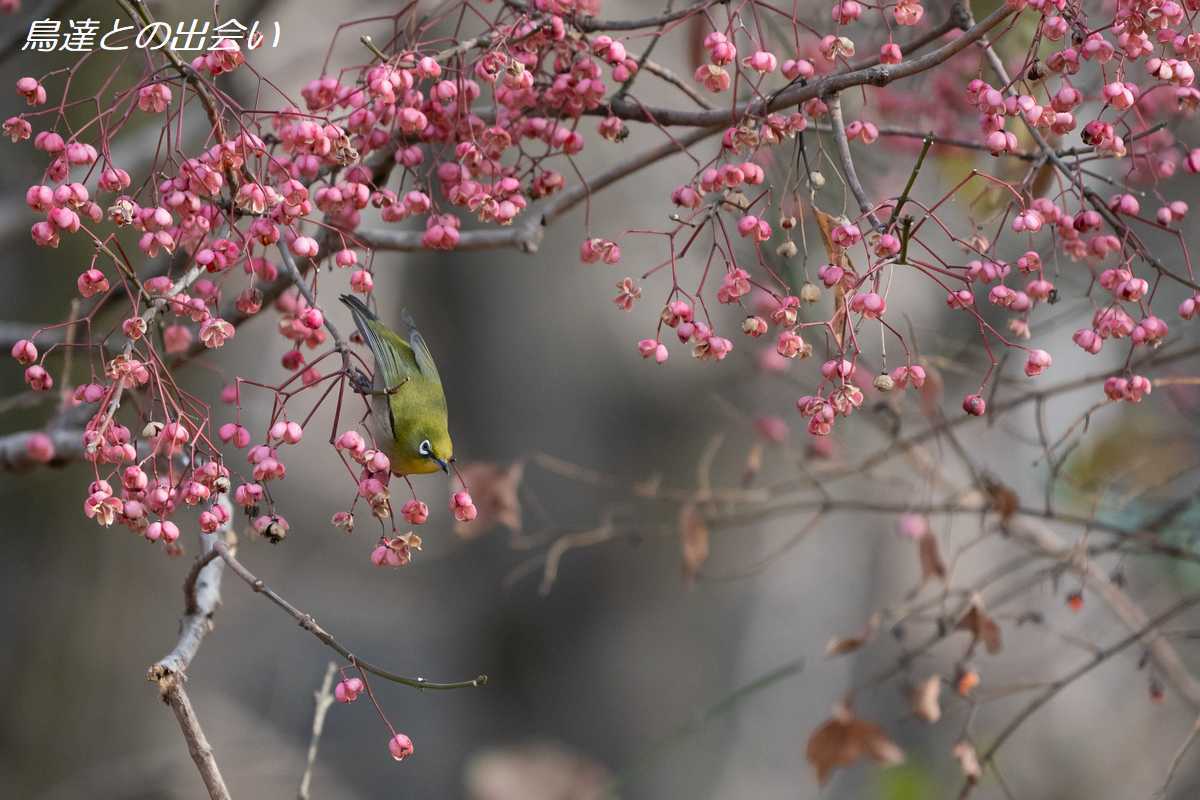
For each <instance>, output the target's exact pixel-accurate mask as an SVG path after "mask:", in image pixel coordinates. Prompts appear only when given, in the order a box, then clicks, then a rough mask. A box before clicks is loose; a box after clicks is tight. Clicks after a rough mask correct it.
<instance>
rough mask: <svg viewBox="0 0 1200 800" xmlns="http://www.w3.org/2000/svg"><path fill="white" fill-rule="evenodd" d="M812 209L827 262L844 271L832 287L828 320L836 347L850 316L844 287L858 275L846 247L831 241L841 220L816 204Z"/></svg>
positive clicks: (850, 283)
mask: <svg viewBox="0 0 1200 800" xmlns="http://www.w3.org/2000/svg"><path fill="white" fill-rule="evenodd" d="M812 210H813V217H814V218H815V219H816V220H817V229H818V230H820V232H821V242H822V244H824V245H825V255H826V257H827V258H828V259H829V263H830V264H834V265H836V266H839V267H841V268H842V269H843V270H845V273H846V274H845V275H844V276H843V278H842V280H841V281H840V282H839V283H838V284H837V285H836V286H835V287H834V290H833V318H832V319H831V320H830V322H829V327H830V330H832V331H833V338H834V339H835V340H836V341H837V344H838V347H841V346H842V340H843V338H844V336H845V327H846V323H847V322H848V320H849V318H850V317H849V313H850V309H849V306H847V304H846V302H847V301H846V287H847V286H854V285H855V284H857V283H858V275H857V274H856V273H855V272H854V264H853V263H851V261H850V258H849V256H847V255H846V249H845V248H844V247H839V246H838V245H836V244H834V241H833V229H834V228H836V227H837V226H838V225H840V224H841V220H840V219H839V218H837V217H835V216H833V215H832V214H827V213H825V212H824V211H822V210H821V209H819V208H817V207H816V206H813V207H812Z"/></svg>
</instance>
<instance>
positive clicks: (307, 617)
mask: <svg viewBox="0 0 1200 800" xmlns="http://www.w3.org/2000/svg"><path fill="white" fill-rule="evenodd" d="M213 547H214V549H215V550H216V551H217V552H218V553H219V554H220V556H221V558H222V559H224V561H225V563H226V564H227V565H228V566H229V569H230V570H232V571H233V573H234V574H235V575H237V576H238V577H239V578H241V579H242V580H243V581H245V582H246V585H248V586H249V587H250V588H251V589H253V590H254V591H255V592H257V593H258V594H261V595H263V596H264V597H266V598H267V599H268V600H270V601H271V602H272V603H274V604H275V605H277V606H279V607H280V608H282V609H283V610H284V611H285V612H287V614H288V616H290V617H291V618H292V619H294V620H296V622H298V623H300V627H301V628H303V629H304V630H306V631H308V632H309V633H311V634H312V635H313V636H315V637H317V639H318V640H320V641H321V643H322V644H324V645H325V646H326V647H329V648H330V649H332V650H334V651H335V652H336V653H338V654H339V655H341V656H342V657H344V658H345V659H346V660H347V661H350V662H351V663H352V664H355V665H357V666H359V667H361V668H362V669H364V670H366V671H367V672H370V673H372V674H374V675H378V676H379V677H381V678H383V679H384V680H388V681H392V682H393V683H399V684H403V685H404V686H411V687H413V688H415V689H442V690H446V689H467V688H475V687H479V686H484V685H486V684H487V680H488V678H487V675H479V676H477V677H475V678H472V679H471V680H467V681H456V682H454V683H434V682H432V681H427V680H425V679H424V678H408V677H405V676H403V675H397V674H396V673H394V672H389V671H388V670H385V669H383V668H382V667H377V666H375V665H374V664H371V663H370V662H367V661H364V660H363V659H361V658H359V657H358V656H356V655H354V654H353V653H352V652H350V651H349V650H348V649H346V647H345V646H343V645H342V644H341V642H339V641H338V640H337V639H335V638H333V635H332V634H331V633H329V631H327V630H325V629H324V628H322V627H321V626H320V625H319V624H317V621H316V619H314V618H313V616H312V615H311V614H306V613H305V612H303V611H301V610H300V609H298V608H296V607H295V606H294V605H292V604H291V603H289V602H288V601H287V600H285V599H283V597H281V596H280V595H279V594H278V593H276V592H275V591H274V590H273V589H271V588H270V587H269V586H267V585H266V584H265V583H264V582H263V581H262V580H261V579H260V578H258V577H256V576H255V575H254V573H252V572H251V571H250V570H248V569H246V567H245V565H243V564H242V562H240V561H238V560H237V557H236V556H234V554H233V552H232V551H231V550H230V548H229V547H227V546H226V545H225V543H224V542H216V543H214V545H213Z"/></svg>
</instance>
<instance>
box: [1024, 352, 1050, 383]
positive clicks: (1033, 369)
mask: <svg viewBox="0 0 1200 800" xmlns="http://www.w3.org/2000/svg"><path fill="white" fill-rule="evenodd" d="M1050 364H1051V358H1050V354H1049V353H1047V352H1046V351H1045V350H1030V351H1029V358H1028V359H1026V361H1025V374H1026V375H1028V376H1029V377H1030V378H1032V377H1034V376H1036V375H1041V374H1042V373H1043V372H1045V371H1046V370H1047V369H1048V368H1049V367H1050Z"/></svg>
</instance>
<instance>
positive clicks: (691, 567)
mask: <svg viewBox="0 0 1200 800" xmlns="http://www.w3.org/2000/svg"><path fill="white" fill-rule="evenodd" d="M679 548H680V553H681V555H682V556H683V576H684V577H685V578H687V579H688V580H692V579H693V578H695V577H696V575H697V574H698V573H699V572H700V568H701V567H702V566H704V562H705V561H707V560H708V523H707V522H705V520H704V515H703V514H701V513H700V510H699V509H698V508H696V504H695V503H685V504H684V505H683V507H681V508H680V509H679Z"/></svg>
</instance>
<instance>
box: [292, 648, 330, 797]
mask: <svg viewBox="0 0 1200 800" xmlns="http://www.w3.org/2000/svg"><path fill="white" fill-rule="evenodd" d="M337 672H338V665H337V663H335V662H333V661H330V662H329V666H328V667H326V668H325V677H324V679H323V680H322V681H321V688H320V689H318V690H317V691H315V692H313V702H314V703H315V704H316V705H315V708H314V709H313V724H312V738H311V739H309V741H308V761H307V763H306V764H305V767H304V775H303V777H301V778H300V790H299V791H298V792H297V793H296V800H308V790H309V785H310V784H311V783H312V773H313V765H314V764H316V763H317V746H318V745H319V744H320V742H321V733H322V732H323V731H324V730H325V715H326V714H327V713H328V712H329V707H330V706H331V705H333V678H334V676H335V675H337Z"/></svg>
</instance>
